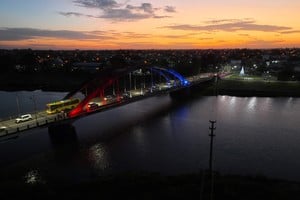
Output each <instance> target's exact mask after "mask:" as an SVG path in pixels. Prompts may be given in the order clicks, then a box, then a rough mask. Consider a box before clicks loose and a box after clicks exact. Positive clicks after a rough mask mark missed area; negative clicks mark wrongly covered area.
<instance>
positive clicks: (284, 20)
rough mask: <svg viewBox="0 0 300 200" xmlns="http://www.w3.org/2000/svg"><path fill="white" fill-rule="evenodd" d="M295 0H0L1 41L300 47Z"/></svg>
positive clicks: (66, 45)
mask: <svg viewBox="0 0 300 200" xmlns="http://www.w3.org/2000/svg"><path fill="white" fill-rule="evenodd" d="M299 7H300V2H299V1H297V0H286V1H284V0H274V1H271V0H266V1H263V2H262V1H257V0H255V1H245V0H228V1H226V2H224V1H221V0H211V1H209V2H207V1H200V0H187V1H180V0H165V1H158V0H151V1H150V0H148V1H147V0H142V1H141V0H131V1H126V0H124V1H121V0H45V1H39V0H28V1H19V0H1V8H0V48H5V49H6V48H7V49H12V48H32V49H207V48H213V49H222V48H293V47H296V48H297V47H300V37H299V36H300V24H299V23H298V22H297V20H298V18H299V12H298V8H299Z"/></svg>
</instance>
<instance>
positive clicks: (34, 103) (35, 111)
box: [30, 95, 38, 124]
mask: <svg viewBox="0 0 300 200" xmlns="http://www.w3.org/2000/svg"><path fill="white" fill-rule="evenodd" d="M30 99H31V100H32V101H33V106H34V113H35V121H36V124H38V122H37V110H36V100H35V96H34V95H32V97H30Z"/></svg>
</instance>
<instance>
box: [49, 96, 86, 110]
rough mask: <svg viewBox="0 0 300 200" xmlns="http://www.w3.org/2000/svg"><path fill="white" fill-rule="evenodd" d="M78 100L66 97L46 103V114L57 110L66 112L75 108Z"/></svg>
mask: <svg viewBox="0 0 300 200" xmlns="http://www.w3.org/2000/svg"><path fill="white" fill-rule="evenodd" d="M79 102H80V99H78V98H74V99H66V100H61V101H57V102H53V103H48V104H47V110H46V112H47V113H48V114H54V113H59V112H62V111H63V112H67V111H70V110H72V109H73V108H75V107H76V106H77V105H78V104H79Z"/></svg>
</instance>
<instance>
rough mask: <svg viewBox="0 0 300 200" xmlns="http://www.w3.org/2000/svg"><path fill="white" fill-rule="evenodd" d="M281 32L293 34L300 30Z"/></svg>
mask: <svg viewBox="0 0 300 200" xmlns="http://www.w3.org/2000/svg"><path fill="white" fill-rule="evenodd" d="M280 33H281V34H293V33H300V30H291V31H282V32H280Z"/></svg>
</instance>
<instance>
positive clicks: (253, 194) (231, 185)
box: [0, 172, 300, 200]
mask: <svg viewBox="0 0 300 200" xmlns="http://www.w3.org/2000/svg"><path fill="white" fill-rule="evenodd" d="M210 185H211V184H210V179H209V177H208V176H207V173H198V174H184V175H177V176H164V175H160V174H158V173H146V172H139V173H138V172H135V173H131V172H128V173H120V174H116V175H105V176H101V177H97V178H94V180H92V181H87V182H81V183H77V184H64V183H62V182H49V183H45V182H36V183H22V182H21V181H20V182H14V181H11V182H0V187H1V191H2V192H1V193H2V194H1V199H18V198H20V197H22V198H25V197H27V198H30V199H56V198H66V199H81V198H85V199H92V198H93V199H95V198H97V197H98V198H102V199H138V200H142V199H172V200H173V199H189V200H192V199H209V198H210V191H211V190H210ZM213 191H214V192H213V195H214V196H213V199H233V200H234V199H239V200H248V199H249V200H250V199H257V200H259V199H272V200H281V199H282V200H283V199H284V200H285V199H292V198H293V197H296V196H299V195H300V183H297V182H290V181H282V180H274V179H268V178H266V177H263V176H255V177H248V176H232V175H226V176H224V175H220V174H218V173H215V174H214V190H213Z"/></svg>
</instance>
